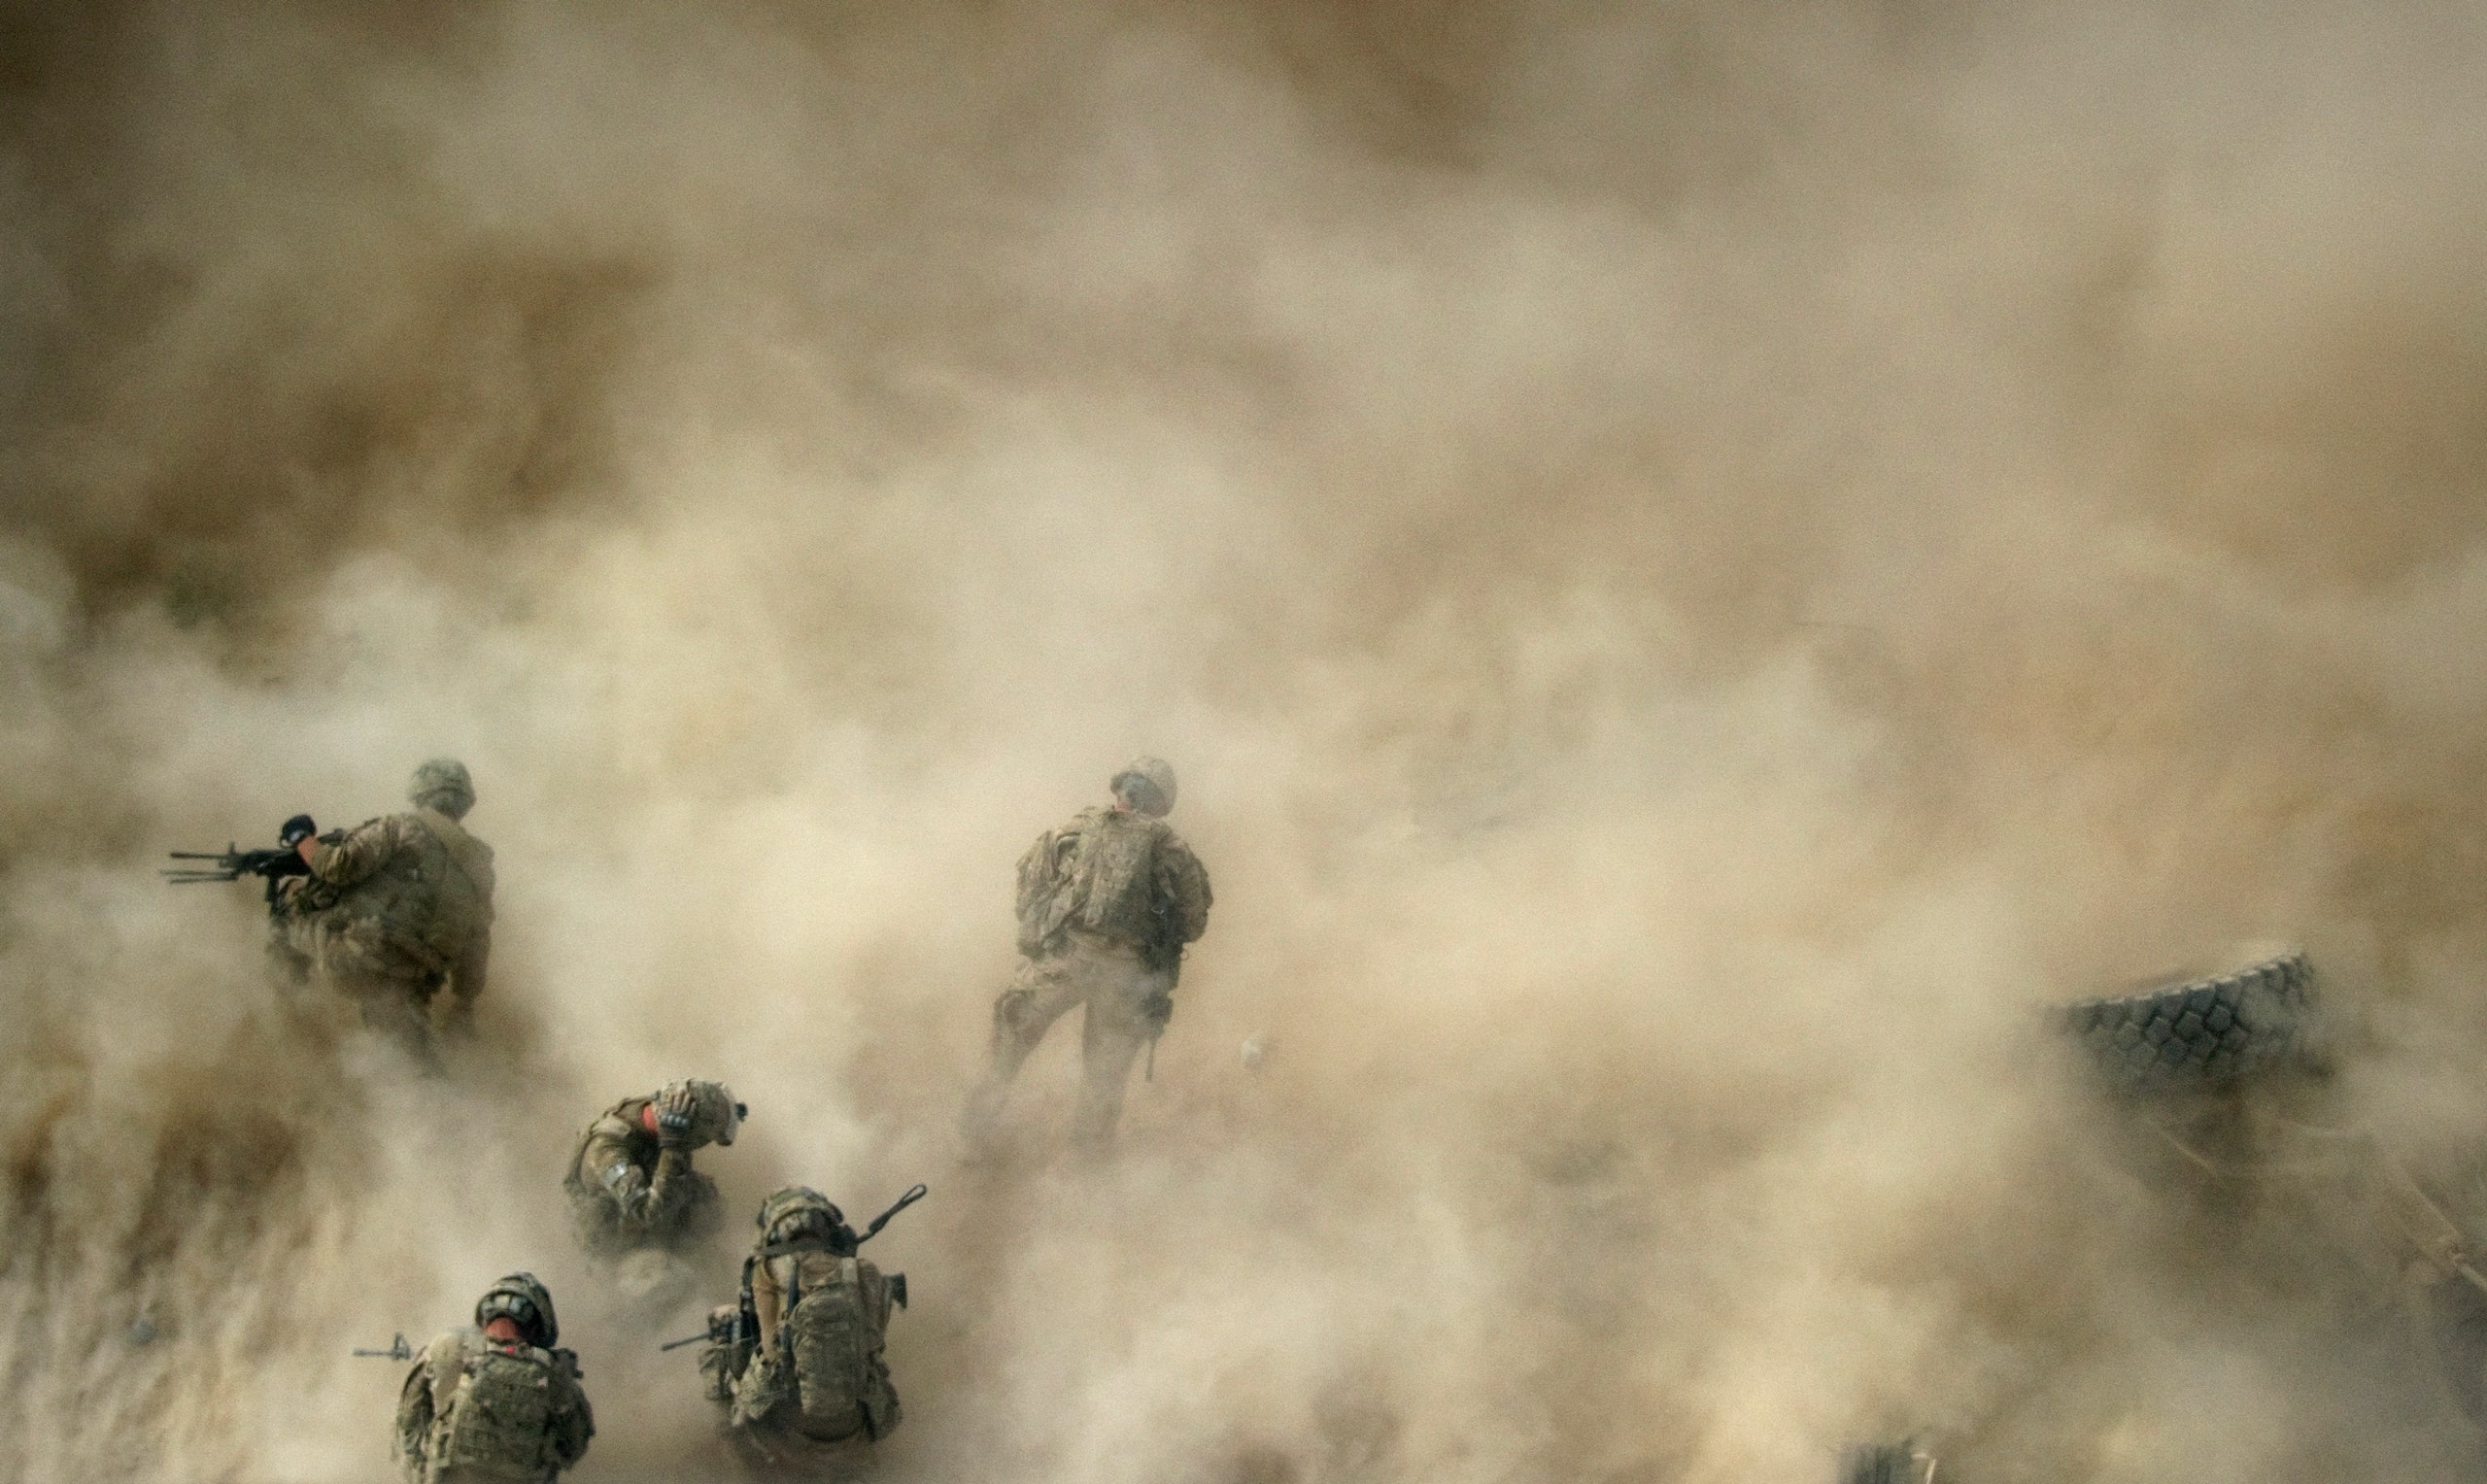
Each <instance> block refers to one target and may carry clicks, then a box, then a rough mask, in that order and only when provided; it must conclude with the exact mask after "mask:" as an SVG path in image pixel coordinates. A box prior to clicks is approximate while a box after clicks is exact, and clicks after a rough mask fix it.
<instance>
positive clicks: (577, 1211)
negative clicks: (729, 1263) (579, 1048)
mask: <svg viewBox="0 0 2487 1484" xmlns="http://www.w3.org/2000/svg"><path fill="white" fill-rule="evenodd" d="M749 1111H750V1110H749V1109H747V1108H745V1107H744V1106H743V1105H742V1104H741V1103H738V1102H736V1101H734V1095H733V1094H732V1093H730V1092H728V1091H727V1090H726V1088H725V1085H724V1084H723V1083H717V1082H701V1081H698V1080H697V1079H694V1080H691V1081H686V1082H671V1083H667V1084H666V1085H665V1086H664V1088H663V1089H661V1090H659V1091H658V1092H655V1093H652V1094H649V1095H647V1096H640V1097H625V1098H623V1099H622V1100H621V1101H620V1102H617V1103H615V1104H614V1105H613V1106H611V1107H609V1108H607V1109H605V1110H604V1112H603V1113H602V1114H600V1115H599V1116H598V1117H597V1118H596V1122H595V1123H593V1124H590V1125H589V1126H588V1128H587V1131H586V1132H585V1133H582V1134H580V1135H579V1145H578V1150H577V1152H576V1153H574V1154H572V1155H571V1156H570V1167H569V1171H568V1173H567V1174H565V1175H564V1176H563V1177H562V1189H563V1190H565V1191H567V1192H568V1193H569V1197H570V1214H571V1217H572V1219H573V1222H574V1224H575V1226H576V1227H577V1229H578V1234H579V1242H580V1244H581V1245H582V1246H584V1247H586V1248H587V1250H588V1253H589V1255H590V1256H592V1257H596V1258H619V1257H623V1256H626V1255H628V1254H630V1253H632V1252H636V1251H640V1250H643V1249H646V1248H660V1249H664V1250H672V1249H676V1248H680V1247H685V1246H689V1245H691V1244H693V1243H696V1242H698V1241H699V1240H700V1239H702V1238H704V1237H706V1236H707V1235H709V1234H710V1233H711V1232H713V1231H716V1230H717V1227H718V1225H719V1223H720V1219H721V1218H720V1208H719V1206H718V1203H717V1187H716V1183H715V1182H714V1181H712V1180H710V1179H709V1178H708V1177H707V1176H706V1175H703V1174H701V1173H699V1172H698V1170H696V1169H693V1168H692V1167H691V1152H692V1151H693V1150H695V1149H698V1148H699V1147H700V1146H701V1145H703V1144H732V1142H733V1141H734V1132H735V1130H738V1129H740V1128H741V1127H742V1120H743V1115H744V1114H745V1113H747V1112H749Z"/></svg>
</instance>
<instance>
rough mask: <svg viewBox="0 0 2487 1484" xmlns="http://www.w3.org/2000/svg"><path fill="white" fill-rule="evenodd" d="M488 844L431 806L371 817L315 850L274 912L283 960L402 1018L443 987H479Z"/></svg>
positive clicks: (460, 994)
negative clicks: (305, 872)
mask: <svg viewBox="0 0 2487 1484" xmlns="http://www.w3.org/2000/svg"><path fill="white" fill-rule="evenodd" d="M493 888H494V873H493V852H492V847H490V846H488V845H486V844H484V842H482V841H481V840H478V839H476V838H475V837H474V836H473V835H471V834H469V833H467V832H466V829H465V827H464V826H460V824H459V823H458V822H457V821H456V820H453V819H451V818H450V817H449V816H447V815H445V814H442V813H440V812H438V811H437V810H432V809H419V810H416V811H414V812H413V813H409V814H392V815H388V816H386V817H384V818H381V819H376V820H371V821H368V822H366V823H364V824H362V825H359V826H356V827H355V828H354V829H352V830H350V831H347V832H346V833H345V834H343V835H342V836H339V837H337V838H335V839H331V840H324V841H323V842H322V843H321V845H320V846H319V848H318V849H316V850H315V851H314V852H313V853H312V857H311V875H310V876H309V877H308V878H307V879H305V880H304V881H303V882H302V884H301V885H300V886H299V887H297V888H295V889H294V890H293V892H292V894H291V895H290V898H289V900H288V904H287V908H286V911H285V913H284V915H283V917H282V919H281V925H282V928H281V930H282V933H283V936H284V940H285V945H286V947H287V949H288V950H290V959H291V960H292V961H295V962H298V963H300V964H302V965H304V966H305V967H306V968H307V969H308V970H310V971H311V972H314V973H317V974H318V975H320V976H322V977H323V978H324V979H326V980H327V982H328V983H329V984H330V985H331V986H332V987H333V988H335V989H336V990H338V991H339V992H341V993H343V994H344V995H347V996H348V997H349V998H351V999H353V1000H356V1001H357V1002H358V1003H361V1004H363V1005H364V1007H365V1013H366V1016H367V1017H372V1018H377V1019H381V1020H392V1019H397V1018H402V1014H401V1010H400V1007H402V1006H406V1005H411V1006H413V1007H415V1008H416V1010H418V1011H420V1010H421V1008H422V1007H423V1006H425V1005H426V1003H428V1001H429V1000H430V998H431V996H432V995H435V994H436V993H438V992H439V991H441V990H442V989H444V988H445V989H447V990H448V991H449V993H450V994H452V995H455V996H456V998H457V1001H458V1002H459V1003H460V1005H467V1004H471V1003H472V1002H473V1001H474V999H475V997H476V996H477V995H481V994H482V993H483V991H484V980H485V974H486V969H487V966H488V963H489V961H490V959H491V955H492V923H493Z"/></svg>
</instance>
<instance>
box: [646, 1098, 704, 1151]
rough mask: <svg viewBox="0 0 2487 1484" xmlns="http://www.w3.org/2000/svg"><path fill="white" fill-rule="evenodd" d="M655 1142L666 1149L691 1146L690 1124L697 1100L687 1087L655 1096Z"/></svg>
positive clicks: (697, 1103) (694, 1113) (694, 1114)
mask: <svg viewBox="0 0 2487 1484" xmlns="http://www.w3.org/2000/svg"><path fill="white" fill-rule="evenodd" d="M656 1110H657V1142H658V1143H660V1144H662V1145H664V1147H665V1148H667V1149H686V1148H689V1147H690V1145H691V1123H692V1119H693V1118H694V1116H696V1115H697V1114H698V1111H699V1099H698V1096H696V1095H694V1094H693V1093H692V1091H691V1089H689V1088H688V1087H680V1086H676V1087H669V1088H666V1089H665V1090H664V1092H662V1093H659V1094H658V1095H657V1101H656Z"/></svg>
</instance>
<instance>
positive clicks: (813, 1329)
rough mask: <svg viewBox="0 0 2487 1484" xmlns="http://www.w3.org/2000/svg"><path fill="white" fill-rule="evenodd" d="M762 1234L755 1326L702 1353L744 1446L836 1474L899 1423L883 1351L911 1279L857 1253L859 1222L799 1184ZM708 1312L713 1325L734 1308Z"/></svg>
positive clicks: (750, 1273) (754, 1273) (749, 1296)
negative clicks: (892, 1317)
mask: <svg viewBox="0 0 2487 1484" xmlns="http://www.w3.org/2000/svg"><path fill="white" fill-rule="evenodd" d="M760 1228H761V1238H760V1241H759V1243H758V1244H757V1245H756V1246H754V1247H753V1249H752V1253H751V1256H750V1257H749V1258H748V1259H746V1260H745V1261H744V1263H743V1277H742V1300H741V1305H740V1307H741V1309H742V1310H743V1311H744V1312H745V1313H746V1314H747V1315H748V1316H749V1321H750V1323H749V1328H748V1329H746V1330H742V1331H737V1332H735V1337H734V1338H733V1339H732V1340H731V1341H727V1342H723V1343H717V1344H712V1345H711V1346H710V1348H709V1353H708V1354H707V1355H704V1356H703V1357H702V1358H701V1362H700V1370H701V1371H702V1373H703V1374H704V1375H705V1376H706V1377H707V1380H708V1395H709V1397H710V1398H711V1399H712V1400H715V1401H717V1402H719V1403H721V1404H723V1405H724V1406H725V1408H726V1415H725V1432H726V1434H727V1436H728V1437H729V1438H730V1439H731V1440H732V1443H733V1445H734V1447H735V1448H736V1450H737V1451H738V1452H739V1453H741V1454H742V1455H743V1456H744V1457H745V1458H746V1459H747V1460H749V1461H751V1462H753V1463H755V1464H756V1465H759V1466H761V1467H765V1468H769V1469H776V1470H795V1471H802V1472H814V1473H818V1472H834V1471H837V1468H838V1466H839V1464H840V1463H841V1462H850V1463H851V1462H853V1461H854V1459H855V1458H856V1456H857V1454H858V1451H859V1450H864V1449H867V1448H868V1447H869V1444H871V1443H873V1442H876V1441H878V1440H879V1439H881V1438H884V1437H887V1436H888V1435H889V1434H890V1433H892V1432H894V1431H896V1430H897V1428H898V1425H899V1419H900V1410H899V1400H898V1392H897V1389H896V1388H895V1387H893V1386H892V1385H891V1384H890V1373H889V1366H888V1364H887V1363H886V1362H885V1361H884V1360H883V1359H882V1348H883V1335H884V1334H885V1333H886V1332H887V1331H888V1329H889V1322H890V1313H891V1309H892V1306H893V1304H898V1303H903V1301H904V1293H905V1288H904V1284H905V1280H904V1279H903V1278H891V1277H884V1276H883V1275H882V1273H881V1270H880V1269H879V1268H878V1267H876V1266H874V1265H872V1264H871V1263H870V1262H869V1261H866V1260H865V1259H863V1258H861V1257H858V1256H857V1255H856V1246H857V1242H856V1237H855V1231H854V1229H853V1228H851V1227H849V1226H847V1225H846V1221H845V1217H844V1215H843V1214H842V1213H840V1212H839V1211H838V1209H837V1207H836V1206H835V1205H834V1204H832V1203H831V1202H830V1201H829V1199H828V1197H824V1196H822V1195H821V1194H820V1193H819V1192H818V1191H814V1190H810V1189H808V1188H806V1187H802V1186H788V1187H786V1188H785V1189H783V1190H780V1191H777V1192H775V1193H774V1194H772V1195H771V1196H770V1197H768V1199H767V1201H765V1202H764V1203H763V1204H762V1205H761V1208H760ZM732 1312H733V1311H732V1310H731V1309H730V1310H726V1311H721V1312H720V1313H718V1314H714V1315H711V1316H710V1327H711V1330H712V1332H714V1331H715V1330H716V1329H717V1328H718V1321H719V1320H721V1319H723V1318H725V1317H727V1316H728V1315H730V1314H732Z"/></svg>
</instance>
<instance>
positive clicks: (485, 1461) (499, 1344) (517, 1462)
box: [397, 1272, 596, 1484]
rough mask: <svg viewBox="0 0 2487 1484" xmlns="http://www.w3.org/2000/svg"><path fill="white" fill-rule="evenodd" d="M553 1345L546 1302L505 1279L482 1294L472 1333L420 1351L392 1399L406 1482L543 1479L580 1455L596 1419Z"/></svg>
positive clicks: (515, 1276)
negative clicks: (395, 1411)
mask: <svg viewBox="0 0 2487 1484" xmlns="http://www.w3.org/2000/svg"><path fill="white" fill-rule="evenodd" d="M560 1337H561V1328H560V1326H559V1325H558V1324H557V1323H556V1322H555V1320H554V1318H553V1296H552V1295H551V1294H550V1293H548V1292H546V1291H545V1288H544V1285H543V1284H541V1283H538V1282H536V1281H535V1277H534V1275H533V1274H532V1273H523V1272H514V1273H511V1274H510V1275H509V1276H508V1277H506V1278H503V1279H501V1280H500V1281H499V1282H498V1283H495V1284H494V1285H493V1286H492V1287H491V1288H489V1289H486V1290H485V1291H484V1297H483V1298H482V1299H479V1300H477V1302H476V1304H475V1327H474V1328H473V1329H470V1330H452V1331H450V1332H448V1333H446V1334H443V1335H441V1336H440V1337H439V1338H437V1339H435V1340H433V1341H432V1342H431V1343H430V1344H428V1345H426V1346H425V1347H424V1351H423V1354H422V1355H421V1356H420V1357H419V1358H418V1359H417V1360H416V1362H415V1368H414V1369H413V1370H412V1371H411V1372H409V1373H408V1375H407V1376H406V1386H405V1390H404V1391H402V1392H401V1393H399V1394H398V1398H397V1458H398V1464H399V1467H400V1468H401V1470H402V1471H403V1472H404V1474H405V1477H406V1479H407V1481H408V1484H468V1481H475V1484H481V1481H483V1480H487V1479H492V1480H501V1479H531V1480H538V1481H542V1480H549V1479H551V1478H552V1477H553V1476H554V1475H555V1474H558V1473H560V1472H561V1471H562V1469H564V1468H567V1467H570V1466H572V1465H574V1464H576V1463H577V1462H578V1461H579V1460H580V1458H582V1457H583V1456H585V1454H586V1453H587V1444H588V1439H589V1438H591V1437H594V1436H595V1435H596V1414H595V1413H594V1412H593V1411H591V1410H590V1409H589V1407H588V1404H587V1394H586V1393H585V1392H583V1391H581V1390H580V1389H579V1363H578V1357H577V1356H575V1355H573V1354H571V1353H570V1352H569V1351H567V1350H556V1349H554V1348H553V1343H554V1341H555V1340H557V1339H559V1338H560Z"/></svg>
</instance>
